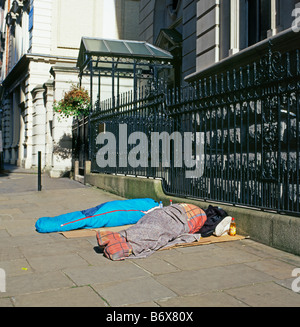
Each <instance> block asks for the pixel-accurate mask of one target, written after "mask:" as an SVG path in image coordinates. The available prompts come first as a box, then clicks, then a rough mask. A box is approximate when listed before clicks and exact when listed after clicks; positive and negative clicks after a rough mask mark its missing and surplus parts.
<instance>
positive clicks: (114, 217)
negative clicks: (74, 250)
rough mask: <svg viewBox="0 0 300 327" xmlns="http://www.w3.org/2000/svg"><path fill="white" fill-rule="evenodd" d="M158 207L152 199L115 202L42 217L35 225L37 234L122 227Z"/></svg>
mask: <svg viewBox="0 0 300 327" xmlns="http://www.w3.org/2000/svg"><path fill="white" fill-rule="evenodd" d="M156 206H158V203H157V202H156V201H154V200H152V199H147V198H146V199H132V200H116V201H111V202H105V203H102V204H100V205H98V206H96V207H94V208H90V209H87V210H83V211H75V212H70V213H66V214H63V215H59V216H55V217H42V218H39V219H38V220H37V222H36V223H35V228H36V230H37V231H38V232H39V233H51V232H65V231H70V230H74V229H82V228H100V227H113V226H123V225H130V224H135V223H137V222H138V221H139V220H140V219H141V218H142V217H143V216H144V215H145V212H146V211H148V210H150V209H152V208H154V207H156Z"/></svg>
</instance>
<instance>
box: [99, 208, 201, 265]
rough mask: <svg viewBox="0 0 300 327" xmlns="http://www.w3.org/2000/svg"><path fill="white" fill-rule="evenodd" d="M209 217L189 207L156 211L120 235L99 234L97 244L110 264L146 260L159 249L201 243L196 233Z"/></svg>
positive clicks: (105, 232)
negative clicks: (127, 260) (118, 261)
mask: <svg viewBox="0 0 300 327" xmlns="http://www.w3.org/2000/svg"><path fill="white" fill-rule="evenodd" d="M206 219H207V217H206V214H205V211H204V210H202V209H201V208H199V207H197V206H195V205H192V204H187V203H181V204H175V205H172V206H168V207H164V208H160V209H156V210H154V211H152V212H150V213H148V214H146V215H145V216H144V217H142V218H141V219H140V220H139V221H138V222H137V223H136V224H135V225H134V226H132V227H130V228H128V229H126V230H122V231H120V232H119V233H114V232H110V231H103V232H97V242H98V244H99V246H100V247H101V248H103V252H104V255H105V256H106V257H107V258H109V259H111V260H124V259H126V258H128V257H135V258H143V257H147V256H149V255H150V254H152V253H153V252H154V251H157V250H158V249H161V248H164V247H166V246H171V245H175V244H178V243H183V242H194V241H198V240H199V239H200V234H195V233H197V232H198V231H199V230H200V229H201V227H202V226H203V225H204V223H205V221H206Z"/></svg>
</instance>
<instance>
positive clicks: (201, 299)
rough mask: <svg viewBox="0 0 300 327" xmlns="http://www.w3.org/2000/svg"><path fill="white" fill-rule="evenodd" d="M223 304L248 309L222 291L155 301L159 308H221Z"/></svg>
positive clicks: (244, 304)
mask: <svg viewBox="0 0 300 327" xmlns="http://www.w3.org/2000/svg"><path fill="white" fill-rule="evenodd" d="M225 303H226V307H249V306H248V305H247V304H246V303H244V302H242V301H241V300H239V299H236V298H235V297H234V296H231V295H229V294H227V293H225V292H224V291H212V292H209V293H201V294H197V295H188V296H178V297H172V298H170V299H166V300H158V301H157V304H158V305H159V306H161V307H189V308H204V307H222V306H224V304H225Z"/></svg>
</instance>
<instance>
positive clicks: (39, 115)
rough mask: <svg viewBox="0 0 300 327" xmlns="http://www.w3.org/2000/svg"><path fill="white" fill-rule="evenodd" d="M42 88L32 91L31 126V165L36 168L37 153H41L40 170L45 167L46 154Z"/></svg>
mask: <svg viewBox="0 0 300 327" xmlns="http://www.w3.org/2000/svg"><path fill="white" fill-rule="evenodd" d="M44 91H45V90H44V87H43V85H37V86H36V87H35V88H34V89H33V90H32V91H31V94H32V102H33V125H32V141H33V151H32V165H33V166H36V167H37V164H38V152H39V151H41V152H42V168H44V167H45V153H46V128H45V126H46V108H45V105H44Z"/></svg>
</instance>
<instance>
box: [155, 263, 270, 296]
mask: <svg viewBox="0 0 300 327" xmlns="http://www.w3.org/2000/svg"><path fill="white" fill-rule="evenodd" d="M154 278H155V279H156V280H157V281H158V282H159V283H161V284H163V285H164V286H166V287H168V288H170V289H171V290H172V291H174V292H176V293H177V294H178V295H188V294H197V293H204V292H207V291H209V290H223V289H227V288H231V287H238V286H242V285H249V284H251V283H257V282H266V281H270V280H272V278H271V276H269V275H267V274H265V273H262V272H260V271H257V270H255V269H252V268H250V267H247V266H246V265H244V264H233V265H228V266H218V267H212V268H203V269H199V270H183V271H180V272H175V273H170V274H167V275H166V274H164V275H159V276H155V277H154Z"/></svg>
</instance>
